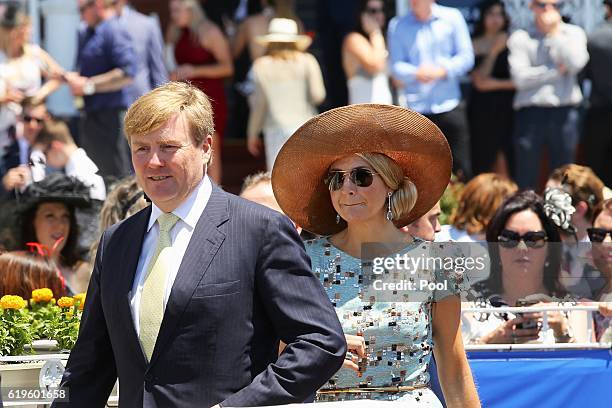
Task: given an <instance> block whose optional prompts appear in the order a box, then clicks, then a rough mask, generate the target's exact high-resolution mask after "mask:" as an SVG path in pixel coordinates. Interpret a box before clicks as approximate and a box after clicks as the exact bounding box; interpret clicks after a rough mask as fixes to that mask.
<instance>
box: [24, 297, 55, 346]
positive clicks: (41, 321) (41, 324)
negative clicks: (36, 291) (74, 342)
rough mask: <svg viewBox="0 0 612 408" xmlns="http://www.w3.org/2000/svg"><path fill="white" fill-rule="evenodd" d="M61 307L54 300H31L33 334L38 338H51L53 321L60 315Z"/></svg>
mask: <svg viewBox="0 0 612 408" xmlns="http://www.w3.org/2000/svg"><path fill="white" fill-rule="evenodd" d="M59 314H60V308H59V307H57V306H55V305H54V304H53V303H52V302H40V303H37V302H34V301H32V300H31V301H30V316H31V322H30V324H31V325H32V326H31V327H32V335H33V336H34V338H35V340H36V339H42V338H49V337H50V333H51V322H52V321H53V320H55V319H56V318H57V317H59Z"/></svg>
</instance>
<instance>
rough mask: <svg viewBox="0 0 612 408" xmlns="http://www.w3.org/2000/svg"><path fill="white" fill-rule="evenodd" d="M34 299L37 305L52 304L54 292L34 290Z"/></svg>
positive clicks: (44, 289)
mask: <svg viewBox="0 0 612 408" xmlns="http://www.w3.org/2000/svg"><path fill="white" fill-rule="evenodd" d="M32 299H33V300H34V301H35V302H36V303H42V302H50V301H51V300H52V299H53V291H52V290H51V289H49V288H42V289H34V290H33V291H32Z"/></svg>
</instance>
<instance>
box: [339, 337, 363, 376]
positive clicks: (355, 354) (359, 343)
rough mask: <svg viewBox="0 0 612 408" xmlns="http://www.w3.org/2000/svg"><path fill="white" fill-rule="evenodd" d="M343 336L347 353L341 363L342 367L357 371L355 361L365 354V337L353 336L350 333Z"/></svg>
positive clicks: (357, 367)
mask: <svg viewBox="0 0 612 408" xmlns="http://www.w3.org/2000/svg"><path fill="white" fill-rule="evenodd" d="M344 337H346V346H347V353H346V357H345V358H344V363H342V367H343V368H350V369H351V370H353V371H359V366H358V365H357V363H358V362H359V359H360V358H365V356H366V347H365V339H364V338H363V336H355V335H352V334H345V335H344Z"/></svg>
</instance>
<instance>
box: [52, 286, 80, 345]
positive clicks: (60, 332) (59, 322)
mask: <svg viewBox="0 0 612 408" xmlns="http://www.w3.org/2000/svg"><path fill="white" fill-rule="evenodd" d="M81 303H82V302H80V301H79V300H76V301H75V299H73V298H70V297H62V298H60V299H59V300H58V301H57V305H58V306H59V309H60V312H59V313H58V315H56V316H54V318H53V319H52V320H51V321H50V322H49V329H48V337H49V338H50V339H52V340H55V341H57V346H58V347H59V348H60V349H61V350H71V349H72V348H73V347H74V344H75V343H76V340H77V337H78V336H79V326H80V323H81V319H80V317H81V316H80V315H81V312H80V310H79V305H80V304H81Z"/></svg>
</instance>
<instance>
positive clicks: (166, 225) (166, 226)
mask: <svg viewBox="0 0 612 408" xmlns="http://www.w3.org/2000/svg"><path fill="white" fill-rule="evenodd" d="M178 220H179V217H178V216H176V215H174V214H172V213H163V214H162V215H160V216H159V218H158V219H157V222H158V223H159V231H160V232H162V231H163V232H170V230H171V229H172V227H174V224H176V222H177V221H178Z"/></svg>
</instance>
